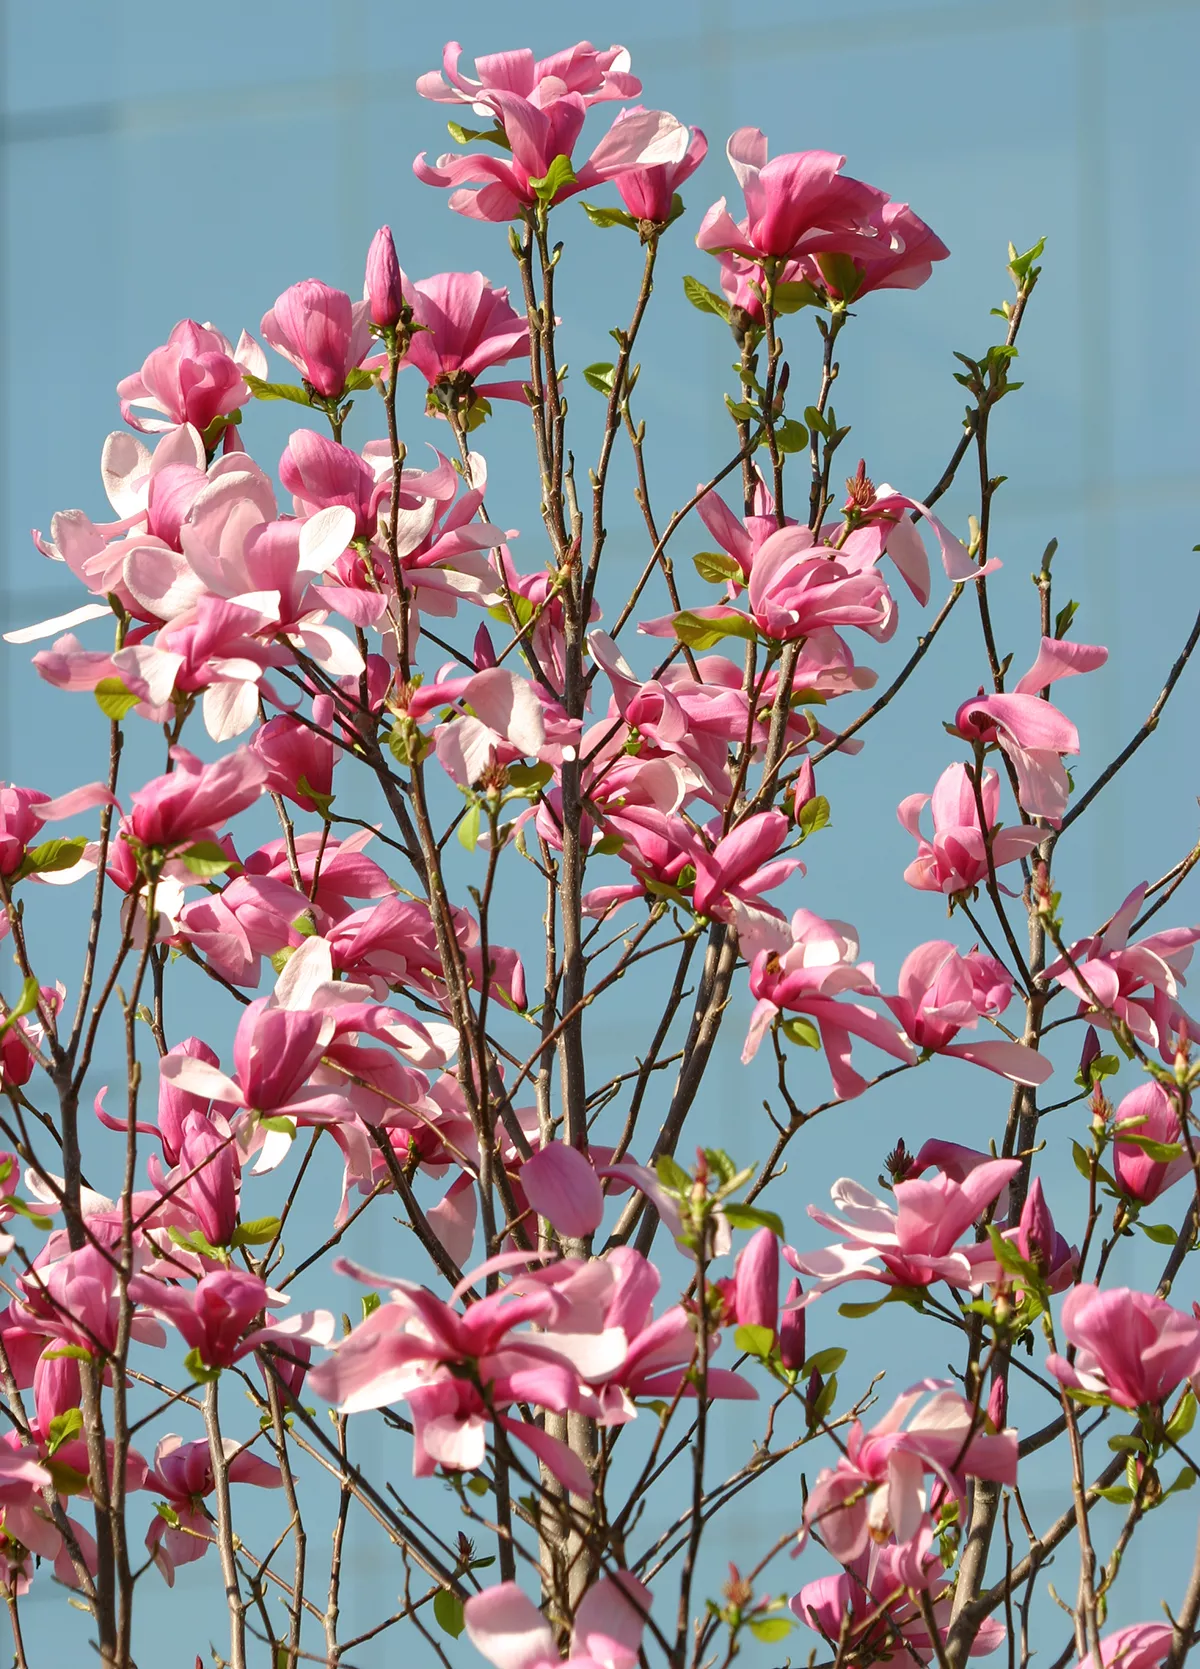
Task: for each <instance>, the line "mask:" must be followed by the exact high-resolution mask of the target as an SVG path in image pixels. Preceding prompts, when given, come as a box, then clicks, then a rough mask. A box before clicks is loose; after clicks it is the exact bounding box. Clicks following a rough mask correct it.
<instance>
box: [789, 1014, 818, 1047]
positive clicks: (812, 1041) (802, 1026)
mask: <svg viewBox="0 0 1200 1669" xmlns="http://www.w3.org/2000/svg"><path fill="white" fill-rule="evenodd" d="M779 1029H780V1031H781V1032H782V1033H783V1035H784V1037H786V1038H787V1040H788V1042H789V1043H798V1044H799V1045H800V1047H801V1048H802V1049H819V1048H820V1047H821V1034H820V1032H819V1031H818V1030H817V1028H816V1026H815V1025H814V1024H813V1022H812V1021H811V1020H807V1019H805V1017H804V1015H803V1014H793V1015H792V1016H791V1017H790V1018H789V1019H787V1020H785V1021H784V1022H783V1023H782V1025H781V1026H780V1028H779Z"/></svg>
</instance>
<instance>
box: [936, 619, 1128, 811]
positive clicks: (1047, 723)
mask: <svg viewBox="0 0 1200 1669" xmlns="http://www.w3.org/2000/svg"><path fill="white" fill-rule="evenodd" d="M1107 659H1108V650H1107V649H1104V648H1101V647H1099V646H1098V645H1094V644H1090V643H1068V642H1066V641H1064V640H1063V639H1060V638H1052V637H1044V638H1043V639H1042V646H1041V649H1040V650H1039V652H1038V657H1037V660H1036V661H1034V663H1033V665H1032V666H1031V667H1030V669H1029V671H1028V672H1027V673H1026V674H1025V675H1024V677H1023V678H1020V679H1018V681H1017V683H1016V685H1015V687H1014V689H1013V693H1012V694H1011V695H984V693H983V691H982V689H981V690H980V692H979V694H978V696H976V697H975V699H974V700H973V701H964V702H963V704H962V706H961V707H960V708H959V709H958V712H957V714H956V715H955V719H954V728H955V730H956V731H957V733H958V734H959V735H960V736H962V737H964V738H965V739H966V740H968V741H977V742H984V743H987V742H996V743H997V744H998V745H999V746H1000V748H1001V749H1002V750H1003V751H1004V753H1006V754H1007V755H1008V758H1009V760H1010V762H1011V764H1012V766H1013V769H1014V770H1015V772H1016V775H1017V797H1018V799H1019V800H1020V802H1021V805H1022V807H1023V808H1024V810H1025V811H1027V812H1028V813H1029V814H1030V816H1032V817H1044V818H1045V819H1046V821H1047V822H1048V823H1050V824H1051V825H1052V826H1053V827H1055V828H1057V827H1058V825H1059V823H1061V821H1062V818H1063V813H1064V812H1065V811H1066V809H1067V799H1068V796H1069V793H1070V784H1069V782H1068V781H1067V773H1066V769H1065V768H1064V766H1063V763H1062V756H1063V755H1064V754H1069V753H1078V752H1079V732H1078V731H1077V730H1076V728H1075V726H1074V725H1073V724H1072V723H1071V721H1070V720H1069V719H1068V718H1065V717H1064V716H1063V714H1062V713H1060V712H1059V711H1058V709H1057V707H1052V706H1051V705H1050V703H1049V701H1048V700H1047V699H1046V698H1045V696H1044V695H1041V694H1038V693H1036V692H1038V691H1043V690H1045V688H1046V687H1047V686H1048V685H1050V684H1053V683H1055V682H1056V681H1057V680H1058V679H1060V678H1073V677H1076V676H1077V675H1078V674H1080V673H1083V672H1094V671H1095V670H1096V668H1097V667H1101V666H1103V665H1104V663H1105V661H1107Z"/></svg>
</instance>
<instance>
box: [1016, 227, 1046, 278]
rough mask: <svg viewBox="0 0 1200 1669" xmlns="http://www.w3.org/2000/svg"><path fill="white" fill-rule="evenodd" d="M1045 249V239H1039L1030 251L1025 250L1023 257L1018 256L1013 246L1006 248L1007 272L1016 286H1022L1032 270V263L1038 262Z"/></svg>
mask: <svg viewBox="0 0 1200 1669" xmlns="http://www.w3.org/2000/svg"><path fill="white" fill-rule="evenodd" d="M1045 248H1046V240H1045V238H1039V239H1038V241H1037V242H1036V243H1035V244H1034V246H1033V248H1032V249H1027V250H1026V251H1025V253H1024V255H1018V254H1017V252H1016V250H1015V248H1014V247H1013V245H1012V244H1011V243H1010V244H1009V246H1008V270H1009V272H1011V273H1012V275H1013V278H1014V279H1015V280H1016V282H1017V283H1018V284H1023V283H1024V282H1025V280H1026V279H1027V278H1028V277H1029V276H1030V274H1031V272H1032V270H1033V263H1034V262H1035V261H1040V260H1041V258H1042V254H1043V252H1044V250H1045Z"/></svg>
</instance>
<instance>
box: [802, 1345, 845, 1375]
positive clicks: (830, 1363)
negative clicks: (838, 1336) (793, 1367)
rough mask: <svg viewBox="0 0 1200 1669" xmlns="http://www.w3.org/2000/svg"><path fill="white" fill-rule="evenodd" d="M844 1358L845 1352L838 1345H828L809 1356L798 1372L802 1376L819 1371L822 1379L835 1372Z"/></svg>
mask: <svg viewBox="0 0 1200 1669" xmlns="http://www.w3.org/2000/svg"><path fill="white" fill-rule="evenodd" d="M845 1360H846V1352H845V1351H844V1350H842V1349H841V1348H840V1346H838V1345H830V1346H829V1348H828V1349H827V1350H818V1351H817V1353H816V1355H815V1356H810V1357H809V1359H808V1361H807V1362H805V1364H804V1366H803V1367H802V1368H801V1369H800V1373H801V1375H802V1376H803V1377H804V1378H807V1377H808V1376H809V1375H810V1374H814V1373H819V1374H820V1375H821V1378H822V1379H826V1378H827V1377H828V1376H829V1375H830V1374H831V1373H836V1372H837V1371H838V1369H839V1368H840V1367H841V1365H842V1363H843V1362H844V1361H845Z"/></svg>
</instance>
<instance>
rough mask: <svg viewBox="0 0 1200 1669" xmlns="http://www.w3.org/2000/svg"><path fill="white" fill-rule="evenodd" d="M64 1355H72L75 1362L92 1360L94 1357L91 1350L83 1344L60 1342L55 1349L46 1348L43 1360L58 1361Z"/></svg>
mask: <svg viewBox="0 0 1200 1669" xmlns="http://www.w3.org/2000/svg"><path fill="white" fill-rule="evenodd" d="M63 1356H67V1357H70V1358H71V1360H72V1361H75V1362H90V1361H91V1359H92V1353H91V1351H90V1350H88V1349H86V1347H85V1346H83V1345H81V1344H60V1345H55V1347H54V1349H53V1350H44V1351H43V1352H42V1361H43V1362H57V1361H58V1360H59V1358H60V1357H63Z"/></svg>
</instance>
